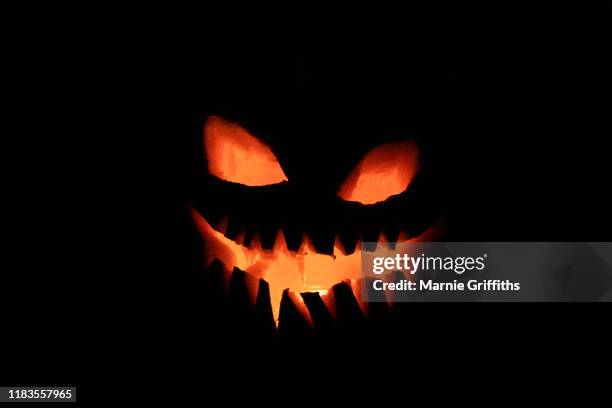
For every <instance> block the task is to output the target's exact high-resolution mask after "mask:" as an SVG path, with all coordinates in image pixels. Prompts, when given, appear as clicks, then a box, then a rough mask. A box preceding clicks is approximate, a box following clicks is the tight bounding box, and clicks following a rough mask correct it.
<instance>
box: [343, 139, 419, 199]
mask: <svg viewBox="0 0 612 408" xmlns="http://www.w3.org/2000/svg"><path fill="white" fill-rule="evenodd" d="M418 170H419V147H418V146H417V144H416V143H415V142H413V141H409V142H396V143H389V144H386V145H383V146H379V147H377V148H375V149H372V150H370V151H369V152H368V153H367V154H366V155H365V157H364V158H363V159H362V160H361V162H360V163H359V164H358V165H357V167H356V168H355V170H353V172H352V173H351V174H350V175H349V177H348V178H347V179H346V180H345V182H344V183H343V184H342V186H341V187H340V190H339V191H338V196H339V197H340V198H342V199H343V200H347V201H357V202H359V203H361V204H375V203H378V202H381V201H385V200H386V199H387V198H389V197H391V196H393V195H397V194H400V193H402V192H404V191H406V189H407V188H408V185H409V184H410V182H411V181H412V179H413V178H414V176H415V174H416V173H417V171H418Z"/></svg>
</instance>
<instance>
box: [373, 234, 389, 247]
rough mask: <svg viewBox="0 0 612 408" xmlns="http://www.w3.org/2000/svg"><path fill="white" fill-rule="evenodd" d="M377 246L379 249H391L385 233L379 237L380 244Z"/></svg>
mask: <svg viewBox="0 0 612 408" xmlns="http://www.w3.org/2000/svg"><path fill="white" fill-rule="evenodd" d="M376 246H377V247H378V248H388V247H389V240H388V239H387V237H386V236H385V233H384V232H383V231H381V232H380V235H379V236H378V244H377V245H376Z"/></svg>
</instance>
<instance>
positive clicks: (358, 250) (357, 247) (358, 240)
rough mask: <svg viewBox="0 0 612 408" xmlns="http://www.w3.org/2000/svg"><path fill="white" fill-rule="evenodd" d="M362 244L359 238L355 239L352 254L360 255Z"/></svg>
mask: <svg viewBox="0 0 612 408" xmlns="http://www.w3.org/2000/svg"><path fill="white" fill-rule="evenodd" d="M362 242H363V241H362V240H361V238H357V241H355V249H354V250H353V252H352V253H355V252H357V253H361V243H362Z"/></svg>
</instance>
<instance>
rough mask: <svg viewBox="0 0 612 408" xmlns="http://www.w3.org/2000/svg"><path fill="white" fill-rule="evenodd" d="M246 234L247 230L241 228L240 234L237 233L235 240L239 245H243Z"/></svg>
mask: <svg viewBox="0 0 612 408" xmlns="http://www.w3.org/2000/svg"><path fill="white" fill-rule="evenodd" d="M245 236H246V231H245V230H244V229H241V230H240V232H239V233H238V235H236V237H235V238H234V242H235V243H237V244H238V245H243V244H244V237H245Z"/></svg>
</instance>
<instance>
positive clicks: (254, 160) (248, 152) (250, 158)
mask: <svg viewBox="0 0 612 408" xmlns="http://www.w3.org/2000/svg"><path fill="white" fill-rule="evenodd" d="M204 149H205V150H206V158H207V159H208V171H209V172H210V174H212V175H213V176H216V177H218V178H220V179H223V180H225V181H230V182H232V183H240V184H244V185H245V186H267V185H270V184H277V183H281V182H283V181H287V176H285V173H284V172H283V169H282V168H281V166H280V164H279V163H278V160H277V159H276V157H275V156H274V153H272V150H270V148H269V147H268V146H266V145H265V144H264V143H262V142H261V141H259V140H258V139H257V138H255V137H254V136H252V135H251V134H250V133H249V132H247V131H246V130H245V129H244V128H243V127H241V126H240V125H238V124H237V123H233V122H230V121H228V120H225V119H222V118H220V117H218V116H210V117H209V118H208V120H207V121H206V124H205V125H204Z"/></svg>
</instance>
